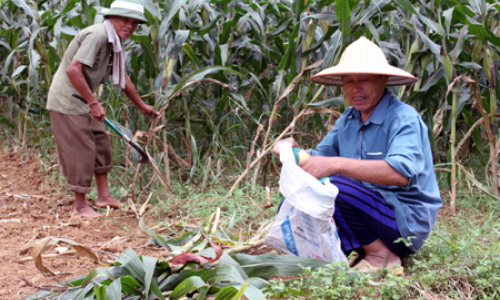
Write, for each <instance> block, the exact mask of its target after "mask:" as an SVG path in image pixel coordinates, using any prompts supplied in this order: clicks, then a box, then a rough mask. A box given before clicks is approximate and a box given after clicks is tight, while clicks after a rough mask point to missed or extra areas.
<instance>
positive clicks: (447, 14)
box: [443, 7, 455, 36]
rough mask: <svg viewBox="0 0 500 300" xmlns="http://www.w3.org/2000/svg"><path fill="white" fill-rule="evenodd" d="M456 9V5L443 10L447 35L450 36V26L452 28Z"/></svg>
mask: <svg viewBox="0 0 500 300" xmlns="http://www.w3.org/2000/svg"><path fill="white" fill-rule="evenodd" d="M454 9H455V8H454V7H451V8H449V9H447V10H445V11H444V12H443V16H444V24H445V28H446V36H449V34H450V33H451V32H450V28H451V20H452V17H453V10H454Z"/></svg>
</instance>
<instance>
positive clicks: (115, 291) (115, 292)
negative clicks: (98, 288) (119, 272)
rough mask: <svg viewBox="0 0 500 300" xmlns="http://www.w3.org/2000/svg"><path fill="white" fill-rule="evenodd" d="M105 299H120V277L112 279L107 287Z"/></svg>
mask: <svg viewBox="0 0 500 300" xmlns="http://www.w3.org/2000/svg"><path fill="white" fill-rule="evenodd" d="M106 295H107V300H121V299H122V283H121V280H120V278H118V279H116V280H114V281H113V282H112V283H111V284H110V285H109V287H108V289H107V293H106Z"/></svg>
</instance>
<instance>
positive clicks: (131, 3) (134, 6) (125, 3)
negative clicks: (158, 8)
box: [101, 0, 148, 23]
mask: <svg viewBox="0 0 500 300" xmlns="http://www.w3.org/2000/svg"><path fill="white" fill-rule="evenodd" d="M101 12H102V13H103V15H104V17H109V16H121V17H129V18H133V19H137V20H139V21H141V22H143V23H147V21H148V19H147V18H146V16H145V15H144V6H143V5H142V4H141V2H140V1H138V0H116V1H114V2H113V3H111V5H110V8H109V9H103V10H102V11H101Z"/></svg>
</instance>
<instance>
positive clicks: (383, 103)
mask: <svg viewBox="0 0 500 300" xmlns="http://www.w3.org/2000/svg"><path fill="white" fill-rule="evenodd" d="M391 98H392V95H391V92H390V91H389V90H387V89H386V90H385V94H384V96H382V100H380V102H379V103H378V104H377V107H375V110H373V112H372V113H371V114H370V116H369V117H368V120H366V124H369V123H373V124H376V125H380V124H382V121H383V120H384V118H385V115H386V114H387V110H388V109H389V104H390V102H391ZM347 118H348V119H352V118H361V113H360V112H359V111H358V110H357V109H355V108H354V107H353V109H352V111H351V113H350V114H349V115H348V116H347Z"/></svg>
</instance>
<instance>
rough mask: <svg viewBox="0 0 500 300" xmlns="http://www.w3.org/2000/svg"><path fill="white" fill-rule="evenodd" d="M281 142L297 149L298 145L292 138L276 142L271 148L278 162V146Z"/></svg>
mask: <svg viewBox="0 0 500 300" xmlns="http://www.w3.org/2000/svg"><path fill="white" fill-rule="evenodd" d="M283 142H288V143H290V144H291V145H292V147H298V146H299V144H297V142H296V141H295V140H294V139H293V138H291V137H290V138H286V139H283V140H280V141H278V142H277V143H276V144H275V145H274V146H273V150H272V152H273V153H274V155H276V156H277V157H278V160H279V159H280V145H281V143H283Z"/></svg>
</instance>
